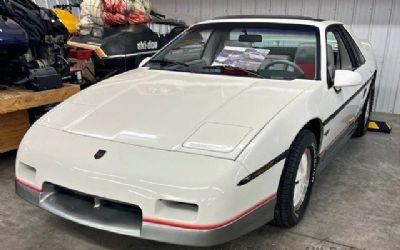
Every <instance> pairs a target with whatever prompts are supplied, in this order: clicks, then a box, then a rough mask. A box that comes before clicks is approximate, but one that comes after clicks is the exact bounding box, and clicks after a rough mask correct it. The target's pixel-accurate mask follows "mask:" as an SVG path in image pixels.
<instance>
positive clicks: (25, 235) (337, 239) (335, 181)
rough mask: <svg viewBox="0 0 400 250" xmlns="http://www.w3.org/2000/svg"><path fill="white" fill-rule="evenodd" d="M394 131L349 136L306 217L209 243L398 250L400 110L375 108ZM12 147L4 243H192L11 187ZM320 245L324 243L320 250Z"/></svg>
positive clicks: (2, 184) (1, 216)
mask: <svg viewBox="0 0 400 250" xmlns="http://www.w3.org/2000/svg"><path fill="white" fill-rule="evenodd" d="M375 117H376V118H378V119H383V120H386V121H388V122H389V123H390V124H391V125H392V126H393V132H392V134H391V135H386V134H379V133H368V134H367V135H366V136H365V137H363V138H361V139H352V140H351V141H350V142H349V143H348V144H347V145H346V147H345V148H344V149H343V150H342V152H341V153H340V154H339V155H338V156H337V158H336V159H335V160H334V161H333V162H332V163H331V164H330V165H329V166H328V167H327V169H326V170H325V171H324V172H323V174H322V175H321V176H320V178H319V179H318V180H317V182H316V185H315V189H314V190H313V194H312V197H311V202H310V205H309V208H308V211H307V213H306V216H305V217H304V219H303V221H302V222H301V223H300V224H299V225H298V226H296V227H294V228H292V229H286V230H283V229H279V228H275V227H272V226H269V225H266V226H264V227H262V228H260V229H258V230H256V231H254V232H252V233H250V234H248V235H246V236H243V237H241V238H239V239H237V240H235V241H232V242H230V243H227V244H224V245H222V246H217V247H213V248H210V249H215V250H220V249H221V250H222V249H232V250H236V249H237V250H242V249H243V250H244V249H246V250H247V249H253V250H258V249H259V250H264V249H303V250H305V249H310V250H314V249H319V250H322V249H400V116H393V115H385V114H375ZM14 161H15V152H14V153H8V154H4V155H0V249H1V250H3V249H4V250H6V249H51V250H57V249H178V250H179V249H192V248H189V247H180V246H174V245H167V244H162V243H157V242H151V241H145V240H140V239H135V238H131V237H125V236H120V235H116V234H112V233H108V232H103V231H100V230H96V229H92V228H88V227H84V226H80V225H77V224H75V223H72V222H69V221H66V220H63V219H60V218H57V217H56V216H53V215H50V214H48V213H47V212H45V211H42V210H40V209H39V208H36V207H33V206H31V205H29V204H28V203H26V202H24V201H22V200H21V199H19V198H18V197H17V196H16V195H15V193H14ZM321 247H322V248H321Z"/></svg>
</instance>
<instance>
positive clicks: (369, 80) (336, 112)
mask: <svg viewBox="0 0 400 250" xmlns="http://www.w3.org/2000/svg"><path fill="white" fill-rule="evenodd" d="M373 78H374V76H372V77H371V78H370V79H368V81H367V82H366V83H364V85H363V86H361V87H360V88H359V89H358V90H357V92H356V93H354V94H353V95H352V96H351V97H350V98H349V99H348V100H347V101H346V102H345V103H343V104H342V106H340V107H339V108H338V109H337V110H336V111H335V112H334V113H333V114H332V115H330V116H329V117H328V118H327V119H326V120H325V121H324V122H323V123H322V125H323V126H326V125H327V124H328V123H329V122H330V121H332V120H333V119H335V117H336V116H337V115H338V114H339V113H340V112H341V111H342V110H343V109H344V108H345V107H346V106H347V105H348V104H349V103H350V102H351V101H352V100H353V99H354V98H355V97H356V96H358V95H359V94H360V93H361V91H363V89H365V87H367V86H368V84H370V83H371V81H372V79H373Z"/></svg>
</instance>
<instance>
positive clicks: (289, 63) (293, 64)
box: [264, 60, 305, 78]
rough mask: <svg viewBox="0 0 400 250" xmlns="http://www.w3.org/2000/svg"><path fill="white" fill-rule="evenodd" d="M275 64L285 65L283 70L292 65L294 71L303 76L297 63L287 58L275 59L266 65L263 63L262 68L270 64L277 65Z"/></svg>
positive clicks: (270, 65) (268, 66)
mask: <svg viewBox="0 0 400 250" xmlns="http://www.w3.org/2000/svg"><path fill="white" fill-rule="evenodd" d="M277 64H283V65H286V67H285V71H288V68H289V67H293V68H294V71H295V72H294V73H297V74H299V75H300V76H302V77H303V78H304V76H305V75H304V71H303V70H302V69H301V68H300V67H299V66H298V65H297V64H295V63H294V62H291V61H289V60H276V61H273V62H270V63H268V64H267V65H265V67H264V70H268V69H269V68H271V67H272V66H274V65H277Z"/></svg>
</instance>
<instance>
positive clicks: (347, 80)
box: [334, 70, 362, 89]
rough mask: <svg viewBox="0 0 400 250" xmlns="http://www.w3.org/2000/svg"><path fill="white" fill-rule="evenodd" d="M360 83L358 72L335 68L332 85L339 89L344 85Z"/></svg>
mask: <svg viewBox="0 0 400 250" xmlns="http://www.w3.org/2000/svg"><path fill="white" fill-rule="evenodd" d="M361 84H362V77H361V75H360V73H357V72H354V71H350V70H336V71H335V83H334V87H336V88H338V89H341V88H345V87H351V86H357V85H361Z"/></svg>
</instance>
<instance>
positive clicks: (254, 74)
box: [203, 65, 266, 79]
mask: <svg viewBox="0 0 400 250" xmlns="http://www.w3.org/2000/svg"><path fill="white" fill-rule="evenodd" d="M203 69H227V70H239V71H242V72H244V73H247V74H249V75H252V76H255V77H258V78H262V79H266V78H265V77H264V76H262V75H260V74H258V73H257V72H254V71H251V70H247V69H243V68H240V67H234V66H230V65H215V66H205V67H203Z"/></svg>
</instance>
